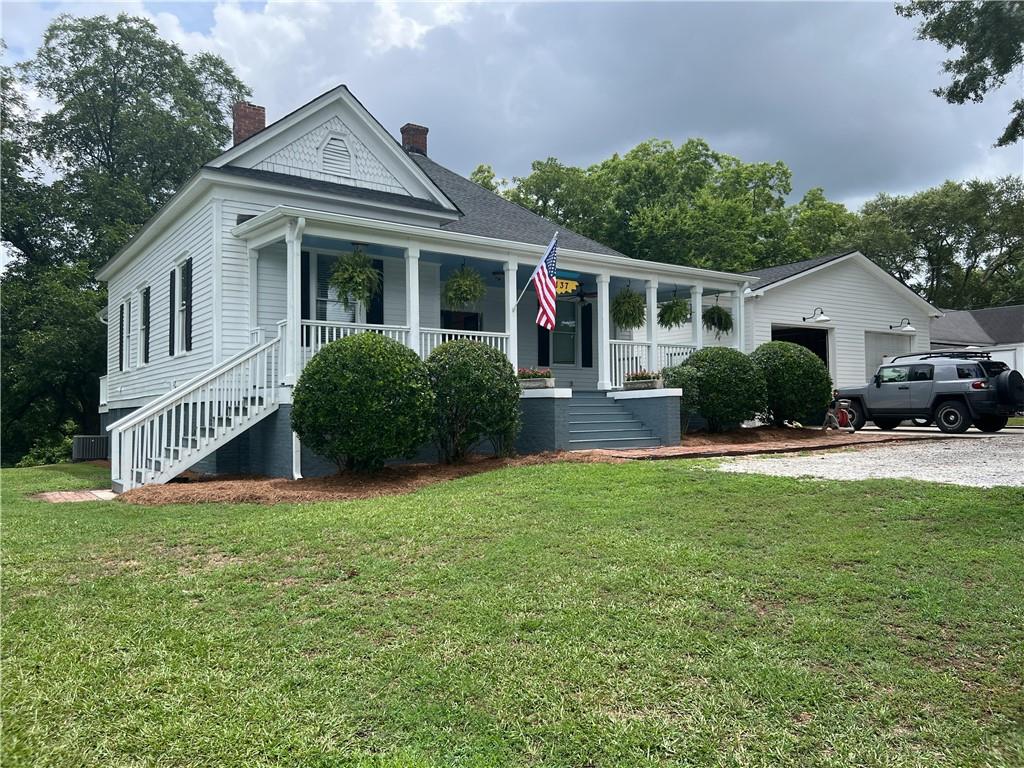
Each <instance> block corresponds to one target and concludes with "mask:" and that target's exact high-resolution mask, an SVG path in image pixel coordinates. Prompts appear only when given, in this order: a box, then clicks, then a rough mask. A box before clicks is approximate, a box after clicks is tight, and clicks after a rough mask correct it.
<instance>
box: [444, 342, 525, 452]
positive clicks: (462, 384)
mask: <svg viewBox="0 0 1024 768" xmlns="http://www.w3.org/2000/svg"><path fill="white" fill-rule="evenodd" d="M427 372H428V375H429V377H430V386H431V388H432V389H433V391H434V397H435V401H434V421H433V427H434V442H435V443H436V444H437V449H438V451H439V452H440V454H441V458H443V459H444V461H445V462H447V463H452V462H455V461H461V460H463V459H464V458H465V457H466V454H467V453H468V452H469V450H470V449H471V448H472V447H473V446H474V445H476V444H477V443H478V442H480V441H481V440H489V441H490V442H491V444H492V446H493V447H494V450H495V452H496V453H497V454H499V455H507V454H509V453H511V452H512V448H513V445H514V443H515V439H516V435H517V434H518V433H519V394H520V389H519V379H518V377H517V376H516V372H515V371H514V370H513V369H512V364H511V363H510V362H509V361H508V358H507V357H505V355H504V354H503V353H502V352H500V351H499V350H497V349H494V348H493V347H489V346H487V345H486V344H481V343H479V342H476V341H468V340H465V339H458V340H455V341H448V342H445V343H444V344H441V345H440V346H438V347H437V348H436V349H435V350H434V351H433V352H431V353H430V356H429V357H428V358H427Z"/></svg>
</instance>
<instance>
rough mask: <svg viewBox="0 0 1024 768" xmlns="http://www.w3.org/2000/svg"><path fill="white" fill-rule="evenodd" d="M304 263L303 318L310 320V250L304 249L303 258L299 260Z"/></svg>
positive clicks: (301, 278)
mask: <svg viewBox="0 0 1024 768" xmlns="http://www.w3.org/2000/svg"><path fill="white" fill-rule="evenodd" d="M299 261H300V262H301V264H302V270H301V272H302V276H301V277H300V278H299V279H300V280H301V283H300V285H301V293H302V319H303V320H310V319H311V318H310V316H309V252H308V251H303V252H302V258H301V259H300V260H299Z"/></svg>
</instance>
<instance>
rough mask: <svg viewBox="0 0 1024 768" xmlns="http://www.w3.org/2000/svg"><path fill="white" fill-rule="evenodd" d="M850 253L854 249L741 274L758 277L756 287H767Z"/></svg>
mask: <svg viewBox="0 0 1024 768" xmlns="http://www.w3.org/2000/svg"><path fill="white" fill-rule="evenodd" d="M851 253H856V251H840V252H839V253H832V254H829V255H828V256H818V257H817V258H815V259H804V260H803V261H794V262H792V263H790V264H779V265H778V266H775V267H765V268H764V269H754V270H751V271H750V272H744V273H743V274H745V275H750V276H751V277H756V278H758V279H759V280H760V281H761V282H760V283H758V284H757V289H758V290H761V289H762V288H767V287H768V286H769V285H772V284H773V283H778V282H780V281H782V280H786V279H788V278H791V277H796V276H797V275H799V274H802V273H804V272H807V271H808V270H811V269H814V268H815V267H820V266H821V265H822V264H828V263H829V262H830V261H835V260H836V259H841V258H842V257H843V256H848V255H850V254H851Z"/></svg>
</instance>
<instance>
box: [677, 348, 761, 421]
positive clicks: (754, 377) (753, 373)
mask: <svg viewBox="0 0 1024 768" xmlns="http://www.w3.org/2000/svg"><path fill="white" fill-rule="evenodd" d="M683 366H684V367H688V368H693V369H695V370H696V371H697V378H696V381H695V382H693V386H694V387H695V390H696V410H697V412H698V413H700V415H701V416H703V417H704V419H705V420H706V421H707V423H708V431H709V432H721V431H723V430H725V429H729V428H730V427H733V426H735V425H737V424H739V423H740V422H742V421H747V420H749V419H753V418H754V417H755V416H757V415H758V414H759V413H761V412H762V411H764V406H765V385H764V377H763V376H761V371H760V370H758V368H757V366H755V365H754V363H753V361H751V359H750V358H749V357H747V355H744V354H743V353H742V352H740V351H739V350H737V349H732V348H731V347H705V348H704V349H698V350H697V351H696V352H694V353H693V354H692V355H690V356H689V357H688V358H687V359H686V362H685V363H683ZM667 382H668V379H666V383H667Z"/></svg>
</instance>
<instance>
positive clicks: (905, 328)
mask: <svg viewBox="0 0 1024 768" xmlns="http://www.w3.org/2000/svg"><path fill="white" fill-rule="evenodd" d="M889 330H890V331H892V330H896V331H898V332H899V333H917V328H915V327H914V326H912V325H911V324H910V318H909V317H904V318H903V319H902V320H900V324H899V325H890V326H889Z"/></svg>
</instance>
